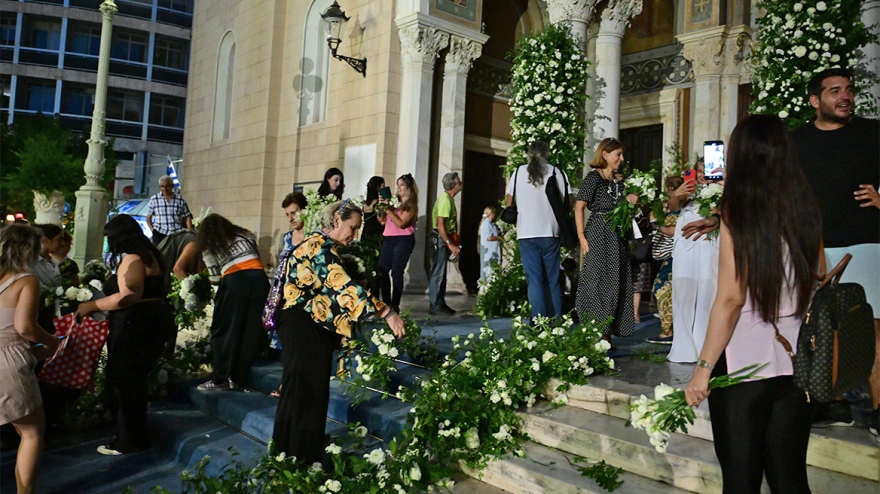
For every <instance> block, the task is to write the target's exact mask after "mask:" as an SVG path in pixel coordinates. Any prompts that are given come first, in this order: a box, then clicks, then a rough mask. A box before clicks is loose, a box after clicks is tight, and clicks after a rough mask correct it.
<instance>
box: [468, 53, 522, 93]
mask: <svg viewBox="0 0 880 494" xmlns="http://www.w3.org/2000/svg"><path fill="white" fill-rule="evenodd" d="M511 67H513V64H511V63H510V62H507V61H504V60H496V59H494V58H489V57H482V58H480V59H479V60H477V61H476V62H475V63H474V67H473V69H472V70H471V72H470V73H469V74H468V80H467V89H468V91H473V92H475V93H479V94H482V95H485V96H489V97H491V98H500V99H507V98H510V69H511Z"/></svg>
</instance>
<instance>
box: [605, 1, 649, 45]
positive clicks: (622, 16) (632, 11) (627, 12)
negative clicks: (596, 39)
mask: <svg viewBox="0 0 880 494" xmlns="http://www.w3.org/2000/svg"><path fill="white" fill-rule="evenodd" d="M641 13H642V0H610V1H609V2H608V6H607V7H605V10H603V11H602V21H601V24H600V25H599V34H600V35H602V34H611V35H615V36H619V37H623V31H624V29H626V26H628V25H629V21H630V19H632V18H633V17H635V16H637V15H639V14H641Z"/></svg>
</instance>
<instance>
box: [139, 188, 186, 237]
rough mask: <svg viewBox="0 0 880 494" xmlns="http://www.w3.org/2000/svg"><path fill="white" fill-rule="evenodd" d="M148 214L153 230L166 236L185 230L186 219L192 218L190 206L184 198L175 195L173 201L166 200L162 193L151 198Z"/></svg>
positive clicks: (172, 197)
mask: <svg viewBox="0 0 880 494" xmlns="http://www.w3.org/2000/svg"><path fill="white" fill-rule="evenodd" d="M147 214H148V215H150V221H151V222H152V223H153V229H154V230H156V231H157V232H159V233H163V234H165V235H170V234H172V233H174V232H176V231H178V230H183V229H184V227H185V225H186V218H187V217H190V218H191V217H192V213H190V211H189V205H188V204H187V203H186V200H184V198H182V197H180V196H179V195H177V194H175V195H173V196H171V199H166V198H165V196H163V195H162V193H161V192H160V193H158V194H156V195H154V196H153V197H151V198H150V208H149V211H147Z"/></svg>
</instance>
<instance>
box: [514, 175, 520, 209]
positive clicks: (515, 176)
mask: <svg viewBox="0 0 880 494" xmlns="http://www.w3.org/2000/svg"><path fill="white" fill-rule="evenodd" d="M518 176H519V168H517V169H516V171H515V172H513V203H514V204H516V178H517V177H518Z"/></svg>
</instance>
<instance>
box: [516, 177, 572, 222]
mask: <svg viewBox="0 0 880 494" xmlns="http://www.w3.org/2000/svg"><path fill="white" fill-rule="evenodd" d="M527 169H528V165H522V166H520V167H519V168H518V169H517V171H516V172H514V175H513V177H514V178H513V179H511V180H510V182H509V183H508V184H507V194H509V195H511V196H513V195H514V193H513V188H514V179H515V180H516V196H515V200H516V205H517V212H518V215H517V218H516V238H517V240H521V239H524V238H542V237H558V236H559V225H558V224H557V223H556V217H555V216H554V215H553V208H551V207H550V201H548V200H547V192H546V188H547V179H548V178H550V176H551V175H553V170H556V184H557V185H558V186H559V189H560V190H562V192H563V194H566V195H570V194H571V183H570V182H569V181H568V177H567V176H566V175H565V172H564V171H562V170H560V169H559V168H555V167H553V166H551V165H546V168H545V170H544V183H542V184H540V185H532V184H530V183H529V172H528V171H527ZM563 199H565V197H563Z"/></svg>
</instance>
